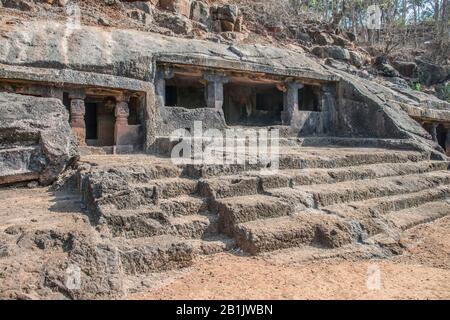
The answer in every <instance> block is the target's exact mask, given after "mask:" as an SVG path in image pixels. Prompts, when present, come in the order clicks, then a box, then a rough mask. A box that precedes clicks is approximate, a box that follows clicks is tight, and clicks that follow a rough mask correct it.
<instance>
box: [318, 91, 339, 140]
mask: <svg viewBox="0 0 450 320" xmlns="http://www.w3.org/2000/svg"><path fill="white" fill-rule="evenodd" d="M336 104H337V99H336V85H334V84H326V85H323V86H322V87H321V88H320V106H319V111H321V112H322V128H321V132H319V133H333V132H335V128H336V126H337V123H338V113H337V110H336V107H337V105H336Z"/></svg>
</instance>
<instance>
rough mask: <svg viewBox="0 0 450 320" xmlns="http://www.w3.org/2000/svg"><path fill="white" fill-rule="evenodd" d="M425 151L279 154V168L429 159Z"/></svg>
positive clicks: (340, 165)
mask: <svg viewBox="0 0 450 320" xmlns="http://www.w3.org/2000/svg"><path fill="white" fill-rule="evenodd" d="M428 157H429V155H428V154H426V153H420V152H414V151H402V152H389V151H376V150H374V151H373V152H370V151H369V152H367V153H366V152H361V153H351V152H350V153H348V154H345V155H343V154H342V155H341V154H339V155H337V156H332V155H330V156H322V155H308V157H304V156H302V155H301V154H281V155H280V159H279V168H280V169H308V168H342V167H352V166H359V165H368V164H377V163H404V162H409V161H412V162H418V161H425V160H429V158H428Z"/></svg>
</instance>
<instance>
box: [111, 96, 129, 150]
mask: <svg viewBox="0 0 450 320" xmlns="http://www.w3.org/2000/svg"><path fill="white" fill-rule="evenodd" d="M129 99H130V97H129V96H128V95H121V96H119V97H118V98H117V104H116V109H115V112H114V115H115V117H116V122H115V125H114V144H115V145H116V146H117V145H122V144H123V143H122V141H121V140H122V137H123V134H124V133H126V132H127V127H128V117H129V115H130V108H129V107H128V101H129Z"/></svg>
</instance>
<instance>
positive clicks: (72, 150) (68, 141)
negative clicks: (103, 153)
mask: <svg viewBox="0 0 450 320" xmlns="http://www.w3.org/2000/svg"><path fill="white" fill-rule="evenodd" d="M78 157H79V155H78V148H77V145H76V142H75V137H74V136H73V134H72V130H71V128H70V126H69V113H68V112H67V110H66V107H65V106H64V105H63V104H62V103H61V101H60V100H57V99H52V98H37V97H32V96H23V95H18V94H10V93H0V185H2V184H11V183H16V182H21V181H33V180H37V181H39V183H40V184H42V185H49V184H51V183H52V182H53V181H55V180H56V179H57V177H58V175H59V174H60V173H61V172H63V171H64V170H65V169H66V168H67V167H68V166H69V165H71V164H73V163H74V162H75V161H77V159H78Z"/></svg>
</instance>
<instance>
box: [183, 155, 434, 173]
mask: <svg viewBox="0 0 450 320" xmlns="http://www.w3.org/2000/svg"><path fill="white" fill-rule="evenodd" d="M319 149H323V150H320V151H319V150H317V148H316V149H310V148H299V147H285V148H280V153H279V157H278V162H279V166H278V168H277V166H275V164H274V163H273V161H272V163H255V164H251V163H250V162H249V161H244V162H243V163H238V164H223V163H222V164H221V163H217V164H209V165H208V164H186V165H184V170H183V174H184V175H186V176H189V177H192V178H211V177H219V176H226V175H229V176H230V175H239V174H242V173H243V172H248V171H260V170H262V169H267V168H270V169H272V170H273V169H277V170H280V169H281V170H285V169H313V168H316V169H317V168H329V169H332V168H343V167H351V166H359V165H369V164H377V163H405V162H419V161H427V160H429V158H430V155H429V154H428V153H424V152H423V153H421V152H417V151H401V152H398V151H393V150H382V149H369V148H367V149H361V150H358V149H356V150H355V149H350V148H348V149H336V148H319ZM277 170H276V171H277ZM272 172H273V171H272Z"/></svg>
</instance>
